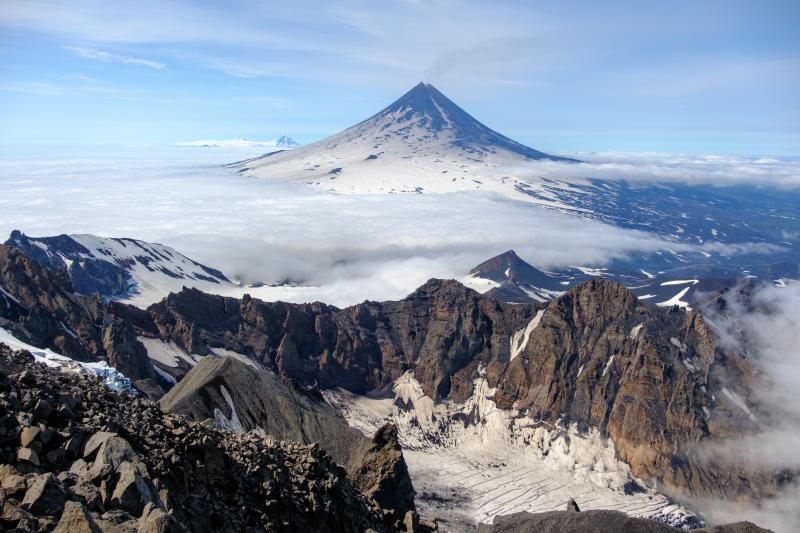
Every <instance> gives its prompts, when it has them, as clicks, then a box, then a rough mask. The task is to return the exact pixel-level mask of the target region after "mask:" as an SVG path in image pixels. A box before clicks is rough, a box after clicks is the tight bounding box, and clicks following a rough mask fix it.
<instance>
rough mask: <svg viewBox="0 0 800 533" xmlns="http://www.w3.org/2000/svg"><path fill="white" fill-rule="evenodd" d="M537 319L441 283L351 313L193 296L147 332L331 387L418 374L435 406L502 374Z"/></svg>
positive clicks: (361, 387)
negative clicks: (515, 342) (513, 346)
mask: <svg viewBox="0 0 800 533" xmlns="http://www.w3.org/2000/svg"><path fill="white" fill-rule="evenodd" d="M534 311H535V309H534V307H532V306H515V305H511V304H505V303H502V302H498V301H496V300H492V299H488V298H483V297H482V296H481V295H480V294H478V293H477V292H475V291H473V290H470V289H467V288H466V287H464V286H463V285H461V284H460V283H458V282H456V281H452V280H450V281H444V280H431V281H429V282H428V283H426V284H425V285H423V286H422V287H420V288H419V289H417V290H416V291H415V292H414V293H413V294H411V295H410V296H408V297H407V298H405V299H404V300H401V301H397V302H365V303H363V304H360V305H356V306H353V307H349V308H346V309H337V308H335V307H332V306H327V305H324V304H318V303H316V304H305V305H298V304H286V303H283V302H262V301H260V300H256V299H252V298H249V297H245V298H243V299H242V300H241V301H240V300H236V299H234V298H225V297H221V296H214V295H209V294H205V293H202V292H200V291H197V290H191V289H186V290H183V291H182V292H180V293H178V294H171V295H170V296H169V297H167V298H166V299H165V300H164V301H162V302H160V303H158V304H155V305H153V306H151V307H149V308H148V310H147V312H148V316H147V317H142V318H141V320H140V321H139V322H138V323H137V325H138V326H139V328H140V329H141V331H142V333H143V334H144V335H150V336H153V337H158V338H162V339H168V340H172V341H174V342H175V343H176V344H178V345H179V346H181V347H182V348H184V349H185V350H186V351H188V352H190V353H197V354H200V355H204V354H207V353H209V346H215V347H222V348H225V349H230V350H233V351H235V352H238V353H243V354H247V355H249V356H251V357H253V358H254V360H256V361H258V362H259V363H260V364H263V365H265V366H266V367H270V368H275V369H276V370H277V371H278V372H279V373H280V374H281V375H282V376H285V377H289V378H293V379H296V380H298V381H299V382H300V383H303V384H306V385H314V384H317V385H318V386H320V387H322V388H328V387H337V386H339V387H343V388H345V389H348V390H350V391H353V392H357V393H362V394H363V393H366V392H368V391H380V390H385V389H387V388H388V387H390V386H391V384H392V383H393V382H394V380H396V379H397V378H399V377H400V376H401V375H402V374H403V373H404V372H405V371H406V370H408V369H411V368H413V369H414V371H415V375H416V376H417V377H418V379H419V380H420V382H422V383H423V386H424V388H425V392H426V393H427V394H429V395H430V396H431V397H433V398H435V399H437V400H438V399H443V398H450V399H453V400H454V401H463V400H464V399H465V398H467V397H468V396H469V395H470V393H471V392H472V381H471V379H470V376H471V375H472V374H473V373H474V371H475V369H477V367H478V365H479V364H483V365H484V366H488V367H489V370H490V372H492V373H494V374H496V375H499V373H500V372H501V371H502V367H503V359H507V358H508V345H509V343H510V339H511V335H512V334H513V333H514V332H515V331H516V330H518V329H519V328H521V327H523V326H524V324H525V323H526V322H527V321H529V320H530V318H531V316H532V315H533V313H534Z"/></svg>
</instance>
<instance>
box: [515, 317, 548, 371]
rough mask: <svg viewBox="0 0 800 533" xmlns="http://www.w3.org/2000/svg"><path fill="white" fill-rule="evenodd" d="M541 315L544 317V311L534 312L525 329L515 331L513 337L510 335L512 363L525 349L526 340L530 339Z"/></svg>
mask: <svg viewBox="0 0 800 533" xmlns="http://www.w3.org/2000/svg"><path fill="white" fill-rule="evenodd" d="M542 315H544V309H539V310H538V311H536V315H534V317H533V318H532V319H531V321H530V322H528V325H527V326H526V327H525V329H521V330H519V331H515V332H514V334H513V335H511V359H509V360H510V361H513V360H514V358H515V357H516V356H518V355H519V354H521V353H522V350H524V349H525V346H527V345H528V340H529V339H530V338H531V333H533V330H535V329H536V328H537V327H538V326H539V322H540V321H541V320H542Z"/></svg>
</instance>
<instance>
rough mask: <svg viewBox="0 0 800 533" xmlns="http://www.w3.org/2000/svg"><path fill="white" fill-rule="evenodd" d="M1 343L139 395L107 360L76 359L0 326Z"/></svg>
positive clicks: (47, 362) (45, 362) (51, 363)
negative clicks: (21, 337)
mask: <svg viewBox="0 0 800 533" xmlns="http://www.w3.org/2000/svg"><path fill="white" fill-rule="evenodd" d="M0 343H3V344H6V345H8V346H9V347H10V348H12V349H14V350H27V351H29V352H31V354H33V358H34V359H35V360H36V361H37V362H39V363H44V364H46V365H47V366H49V367H55V368H60V369H61V370H63V371H65V372H85V373H87V374H92V375H95V376H97V377H98V378H100V379H101V380H102V381H103V383H105V384H106V386H107V387H108V388H110V389H113V390H116V391H122V392H127V393H128V394H133V395H137V394H138V392H137V391H136V389H135V388H134V386H133V382H131V380H130V379H128V378H127V377H125V376H124V375H123V374H122V373H121V372H119V371H117V369H116V368H114V367H113V366H109V365H108V363H107V362H106V361H99V362H96V363H84V362H82V361H75V360H74V359H70V358H69V357H66V356H64V355H60V354H57V353H55V352H54V351H52V350H49V349H47V348H37V347H36V346H32V345H30V344H27V343H25V342H22V341H21V340H19V339H17V338H16V337H14V336H13V335H12V334H11V333H10V332H9V331H6V330H5V329H2V328H0Z"/></svg>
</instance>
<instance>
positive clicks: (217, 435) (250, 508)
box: [0, 345, 404, 533]
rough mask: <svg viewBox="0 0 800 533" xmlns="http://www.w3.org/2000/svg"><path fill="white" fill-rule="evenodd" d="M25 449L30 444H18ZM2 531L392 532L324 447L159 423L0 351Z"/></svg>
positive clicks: (150, 414)
mask: <svg viewBox="0 0 800 533" xmlns="http://www.w3.org/2000/svg"><path fill="white" fill-rule="evenodd" d="M23 443H24V445H23ZM0 444H2V448H1V449H0V484H1V485H2V503H3V511H2V517H0V526H2V528H4V529H6V530H7V529H14V528H16V529H15V530H16V531H51V530H55V531H59V532H66V531H70V532H73V531H86V532H97V531H108V532H122V531H126V532H128V531H140V532H145V531H146V532H152V533H156V532H180V531H358V532H362V531H366V530H367V529H370V528H371V529H372V530H374V531H378V532H380V531H390V530H398V529H402V528H403V527H404V526H403V525H402V523H401V520H399V519H396V518H395V517H394V516H393V513H391V512H388V513H387V512H385V511H384V510H383V509H381V508H380V507H379V506H378V505H377V504H375V503H374V501H370V500H368V499H367V498H365V497H364V496H363V495H362V494H360V493H359V492H358V490H357V489H356V488H355V487H353V485H352V484H351V483H350V481H349V480H348V479H347V476H346V472H345V471H344V469H342V468H341V467H338V466H337V465H336V464H335V463H334V462H333V460H332V459H331V458H330V456H328V455H327V454H326V453H325V452H324V451H323V450H322V449H321V448H320V447H319V446H318V445H302V444H295V443H283V442H278V443H275V442H272V441H270V440H267V439H264V438H261V437H259V436H256V435H254V434H235V433H231V432H229V431H225V430H221V429H217V428H213V427H209V426H207V425H203V424H198V423H194V422H191V421H188V420H186V419H185V418H184V417H181V416H177V415H171V414H164V413H162V412H161V410H160V409H159V408H158V406H157V405H156V404H155V403H152V402H150V401H148V400H144V399H141V398H139V399H136V398H131V397H128V396H124V395H120V394H117V393H114V392H113V391H110V390H109V389H107V388H106V387H105V386H104V385H103V384H102V383H100V382H99V381H97V380H96V379H94V378H92V377H89V376H87V375H84V374H73V373H62V372H59V371H57V370H53V369H49V368H47V367H44V366H43V365H40V364H37V363H34V361H33V358H32V356H31V355H30V354H29V353H27V352H12V351H11V350H9V349H8V348H7V347H5V346H4V345H0Z"/></svg>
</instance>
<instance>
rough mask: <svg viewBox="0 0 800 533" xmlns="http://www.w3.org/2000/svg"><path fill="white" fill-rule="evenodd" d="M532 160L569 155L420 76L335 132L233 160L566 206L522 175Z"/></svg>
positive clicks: (369, 186)
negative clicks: (522, 139) (523, 138)
mask: <svg viewBox="0 0 800 533" xmlns="http://www.w3.org/2000/svg"><path fill="white" fill-rule="evenodd" d="M533 159H553V160H566V159H565V158H560V157H557V156H551V155H548V154H545V153H543V152H540V151H538V150H534V149H533V148H529V147H527V146H524V145H522V144H520V143H518V142H516V141H513V140H511V139H509V138H508V137H506V136H504V135H501V134H500V133H498V132H496V131H494V130H492V129H491V128H489V127H487V126H486V125H484V124H482V123H481V122H480V121H478V120H477V119H476V118H474V117H472V116H471V115H470V114H469V113H467V112H466V111H464V110H463V109H461V108H460V107H459V106H457V105H456V104H455V103H453V101H451V100H450V99H449V98H447V97H446V96H445V95H443V94H442V93H441V92H439V91H438V90H437V89H436V88H435V87H433V86H432V85H430V84H424V83H420V84H419V85H417V86H416V87H414V88H413V89H411V90H410V91H408V92H407V93H405V94H404V95H403V96H401V97H400V98H399V99H397V100H395V101H394V102H392V103H391V104H390V105H389V106H387V107H385V108H384V109H382V110H381V111H379V112H378V113H376V114H374V115H372V116H371V117H369V118H368V119H366V120H364V121H362V122H359V123H358V124H356V125H354V126H351V127H349V128H347V129H345V130H343V131H341V132H339V133H337V134H335V135H332V136H330V137H327V138H325V139H322V140H320V141H317V142H315V143H311V144H306V145H304V146H301V147H298V148H294V149H293V150H291V151H282V152H277V153H270V154H266V155H264V156H261V157H257V158H254V159H248V160H245V161H240V162H238V163H235V164H234V165H233V166H234V167H236V168H239V169H240V172H243V173H247V174H250V175H253V176H256V177H259V178H266V179H270V180H278V181H289V182H295V183H299V184H303V185H307V186H313V187H321V188H323V189H325V190H329V191H335V192H340V193H355V194H363V193H371V194H395V193H414V194H420V193H450V192H456V191H472V190H485V191H495V192H499V193H501V194H505V195H508V196H510V197H513V198H515V199H520V200H526V201H533V202H535V203H540V204H543V205H548V206H551V207H563V205H564V203H563V202H562V201H561V199H560V198H558V197H556V196H554V195H549V193H548V192H547V191H542V190H540V189H541V187H540V188H536V189H535V190H536V192H537V194H539V196H537V197H534V196H532V195H531V190H532V189H531V186H530V185H525V182H524V181H521V179H522V178H521V177H519V178H518V177H515V173H524V169H525V168H526V165H528V164H530V162H531V160H533ZM569 161H572V160H569ZM548 195H549V196H548Z"/></svg>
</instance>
